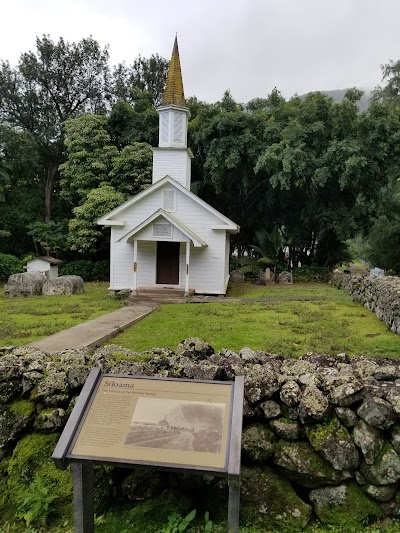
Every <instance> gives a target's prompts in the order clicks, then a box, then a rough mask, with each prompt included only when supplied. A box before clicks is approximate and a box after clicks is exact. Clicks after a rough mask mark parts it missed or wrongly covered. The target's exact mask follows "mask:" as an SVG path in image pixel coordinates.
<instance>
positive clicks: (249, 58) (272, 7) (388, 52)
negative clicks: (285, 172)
mask: <svg viewBox="0 0 400 533" xmlns="http://www.w3.org/2000/svg"><path fill="white" fill-rule="evenodd" d="M1 19H2V20H1V22H2V24H1V32H0V58H1V59H8V60H9V61H10V63H11V64H12V65H16V64H17V62H18V59H19V56H20V54H21V52H25V51H28V50H35V38H36V36H42V35H43V34H44V33H46V34H49V35H50V37H51V38H52V39H53V40H58V38H59V37H60V36H62V37H64V38H65V39H66V40H69V41H79V40H80V39H82V38H83V37H87V36H89V35H92V36H93V38H95V39H96V40H97V41H98V42H99V43H100V44H101V45H102V46H105V45H107V44H108V45H109V46H110V57H111V63H113V64H116V63H118V62H120V61H124V60H125V61H126V62H127V63H131V62H132V61H133V59H135V58H136V57H137V56H138V55H139V54H141V55H142V56H144V57H149V56H150V55H151V54H156V53H158V54H160V55H162V56H164V57H166V58H168V59H169V58H170V55H171V51H172V45H173V40H174V37H175V32H177V33H178V40H179V49H180V55H181V64H182V71H183V81H184V86H185V94H186V96H192V95H196V96H197V97H198V98H199V99H201V100H206V101H210V102H214V101H216V100H218V99H220V98H221V96H222V95H223V93H224V91H225V90H226V89H230V90H231V92H232V95H233V97H234V98H235V99H236V100H238V101H240V102H247V101H249V100H251V99H252V98H254V97H265V96H266V95H267V94H269V93H270V92H271V90H272V89H273V88H274V87H277V88H278V89H279V90H280V91H281V92H282V93H283V95H284V96H286V97H289V96H291V95H293V94H294V93H298V94H303V93H305V92H308V91H312V90H332V89H342V88H347V87H353V86H358V87H371V88H373V87H374V86H375V85H377V84H378V83H379V82H380V78H381V70H380V65H381V64H383V63H387V62H388V61H389V59H393V60H397V59H400V32H399V20H400V1H399V0H329V1H328V0H151V1H146V0H2V1H1Z"/></svg>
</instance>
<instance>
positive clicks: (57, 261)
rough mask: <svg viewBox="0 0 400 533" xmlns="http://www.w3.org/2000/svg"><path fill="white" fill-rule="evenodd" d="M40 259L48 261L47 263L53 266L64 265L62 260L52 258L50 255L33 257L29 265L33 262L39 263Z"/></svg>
mask: <svg viewBox="0 0 400 533" xmlns="http://www.w3.org/2000/svg"><path fill="white" fill-rule="evenodd" d="M38 259H42V260H43V261H46V262H47V263H50V264H51V265H59V264H60V263H62V261H61V259H57V258H56V257H51V256H50V255H43V256H41V257H33V258H32V259H31V260H30V261H27V263H30V262H31V261H37V260H38Z"/></svg>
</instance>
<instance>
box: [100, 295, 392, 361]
mask: <svg viewBox="0 0 400 533" xmlns="http://www.w3.org/2000/svg"><path fill="white" fill-rule="evenodd" d="M192 336H196V337H200V338H202V339H204V340H206V341H207V342H209V343H210V344H212V346H214V348H215V349H216V350H219V349H221V348H229V349H232V350H240V349H241V348H243V347H245V346H249V347H251V348H253V349H256V350H263V351H267V352H269V353H276V354H282V355H285V356H288V357H299V356H300V355H303V354H305V353H306V352H309V351H315V352H319V353H327V354H337V353H340V352H346V353H348V354H349V355H369V356H387V357H399V356H400V337H399V336H397V335H395V334H394V333H391V332H390V331H388V329H387V328H386V326H385V325H384V324H383V323H382V322H380V320H378V319H377V318H376V316H375V315H374V314H373V313H371V312H370V311H368V310H367V309H365V308H364V307H362V306H361V305H359V304H356V303H354V302H352V301H351V299H350V298H348V297H346V296H343V293H342V294H341V296H340V297H339V298H338V299H337V300H325V301H302V302H299V301H285V302H262V303H236V302H234V303H212V304H182V305H164V306H163V307H161V308H160V309H158V310H156V311H155V312H153V313H152V314H151V315H149V316H148V317H146V318H145V319H143V320H142V321H141V322H139V323H138V324H136V325H135V326H133V327H131V328H129V329H128V330H126V331H125V332H124V333H121V334H120V335H118V336H117V337H115V338H114V339H113V340H112V341H110V342H112V343H115V344H119V345H121V346H125V347H127V348H130V349H132V350H134V351H144V350H147V349H150V348H152V347H154V346H160V347H162V346H169V347H171V348H173V349H174V348H176V346H177V345H178V343H179V342H180V341H181V340H182V339H185V338H186V337H192Z"/></svg>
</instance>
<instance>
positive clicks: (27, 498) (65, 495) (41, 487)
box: [1, 433, 72, 523]
mask: <svg viewBox="0 0 400 533" xmlns="http://www.w3.org/2000/svg"><path fill="white" fill-rule="evenodd" d="M59 437H60V436H59V434H52V435H42V434H38V433H32V434H30V435H27V436H25V437H24V438H22V439H21V440H20V441H19V442H18V444H17V445H16V446H15V448H14V451H13V454H12V457H11V459H10V460H9V462H8V463H7V465H6V467H5V468H3V472H2V476H1V479H2V484H3V489H4V490H5V494H6V496H7V505H6V506H5V508H4V515H5V518H15V517H18V518H20V519H23V518H25V520H26V521H27V522H28V523H29V522H30V521H32V522H35V521H36V520H35V517H36V516H37V517H38V519H39V518H40V519H42V520H44V521H45V520H46V518H47V516H48V517H49V518H51V519H53V520H57V519H61V518H63V519H65V518H66V517H70V516H71V513H72V482H71V475H70V473H69V472H68V471H61V470H57V469H56V467H55V466H54V463H53V461H52V459H51V454H52V453H53V451H54V448H55V447H56V444H57V441H58V439H59ZM32 513H33V517H32Z"/></svg>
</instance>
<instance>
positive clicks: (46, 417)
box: [35, 407, 68, 433]
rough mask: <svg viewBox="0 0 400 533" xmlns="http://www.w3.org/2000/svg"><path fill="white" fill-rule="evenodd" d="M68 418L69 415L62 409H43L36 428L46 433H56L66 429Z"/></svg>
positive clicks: (36, 420) (36, 421) (36, 422)
mask: <svg viewBox="0 0 400 533" xmlns="http://www.w3.org/2000/svg"><path fill="white" fill-rule="evenodd" d="M67 418H68V415H67V413H66V412H65V411H64V409H62V408H61V407H55V408H54V409H43V410H42V411H41V412H40V413H39V415H38V416H37V417H36V419H35V428H36V429H37V430H39V431H43V432H44V433H54V432H55V431H60V430H61V429H62V428H63V427H64V425H65V423H66V421H67Z"/></svg>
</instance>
